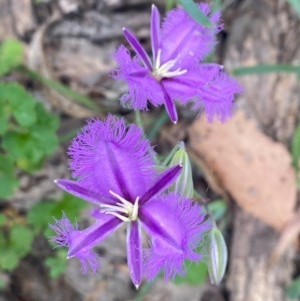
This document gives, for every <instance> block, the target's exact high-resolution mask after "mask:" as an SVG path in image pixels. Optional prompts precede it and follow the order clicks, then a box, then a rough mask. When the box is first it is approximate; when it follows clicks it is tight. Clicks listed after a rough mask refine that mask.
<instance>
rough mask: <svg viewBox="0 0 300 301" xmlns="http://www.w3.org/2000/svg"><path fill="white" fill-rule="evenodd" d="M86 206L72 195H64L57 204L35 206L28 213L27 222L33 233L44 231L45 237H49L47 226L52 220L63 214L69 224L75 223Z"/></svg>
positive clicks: (45, 202)
mask: <svg viewBox="0 0 300 301" xmlns="http://www.w3.org/2000/svg"><path fill="white" fill-rule="evenodd" d="M86 204H87V203H86V202H84V201H82V200H81V199H79V198H77V197H75V196H73V195H70V194H64V196H63V198H62V199H61V200H59V201H57V202H55V201H41V202H39V203H37V204H35V205H34V206H33V207H32V208H31V209H30V211H29V212H28V215H27V220H28V222H29V223H30V224H31V225H32V227H33V229H34V232H35V233H38V232H41V231H44V233H45V235H46V236H48V234H49V235H51V234H50V233H49V232H50V231H49V227H48V224H49V223H52V222H53V218H57V219H60V218H61V216H62V212H64V213H65V214H66V215H67V216H68V218H69V219H70V220H71V222H75V221H76V218H77V217H78V216H79V215H80V212H81V211H82V210H83V209H84V208H85V207H86Z"/></svg>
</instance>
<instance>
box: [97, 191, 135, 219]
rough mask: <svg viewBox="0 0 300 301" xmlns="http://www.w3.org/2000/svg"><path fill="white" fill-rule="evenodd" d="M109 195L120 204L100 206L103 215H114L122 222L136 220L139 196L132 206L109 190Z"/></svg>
mask: <svg viewBox="0 0 300 301" xmlns="http://www.w3.org/2000/svg"><path fill="white" fill-rule="evenodd" d="M109 193H110V194H111V195H113V196H114V197H115V198H117V199H118V200H119V201H120V203H116V205H107V204H103V205H100V207H101V209H102V212H103V213H105V214H111V215H114V216H116V217H117V218H119V219H121V220H122V221H124V222H130V221H135V220H137V218H138V211H139V199H140V197H139V196H138V197H137V198H136V199H135V201H134V204H132V203H131V202H129V201H127V200H126V199H124V198H123V197H122V196H120V195H118V194H117V193H115V192H113V191H111V190H110V191H109Z"/></svg>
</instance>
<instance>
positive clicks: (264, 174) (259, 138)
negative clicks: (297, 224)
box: [189, 112, 296, 230]
mask: <svg viewBox="0 0 300 301" xmlns="http://www.w3.org/2000/svg"><path fill="white" fill-rule="evenodd" d="M189 137H190V140H189V141H190V150H191V151H192V152H193V154H194V156H193V157H194V159H196V161H197V162H198V163H199V164H201V165H202V166H204V172H205V173H206V175H207V178H208V181H210V183H212V185H213V186H214V187H216V188H217V190H218V191H219V192H222V194H223V195H224V194H225V196H226V194H229V195H231V196H232V197H233V199H234V200H235V201H236V202H237V203H238V204H239V205H240V206H241V207H242V208H243V209H244V210H246V211H247V212H249V213H252V214H253V215H254V216H256V217H257V218H259V219H260V220H262V221H263V222H265V223H266V224H268V225H270V226H272V227H274V228H275V229H278V230H279V229H282V228H283V227H284V225H285V224H286V223H287V222H288V221H289V220H290V219H291V218H292V215H293V211H294V207H295V203H296V177H295V172H294V170H293V168H292V166H291V157H290V154H289V153H288V151H287V150H286V149H285V148H284V146H283V145H281V144H280V143H276V142H274V141H272V140H271V139H270V138H269V137H267V136H265V135H264V134H263V133H261V132H260V131H259V130H258V129H257V127H256V126H255V123H254V122H253V121H251V120H250V119H247V118H246V117H245V115H244V114H243V113H242V112H239V113H237V114H236V115H235V116H234V117H233V118H232V119H231V120H230V121H228V122H227V123H225V124H222V123H220V122H217V121H215V122H213V123H211V124H210V123H208V122H207V120H206V119H205V117H201V118H199V119H198V120H196V122H194V124H193V125H192V126H191V128H190V129H189Z"/></svg>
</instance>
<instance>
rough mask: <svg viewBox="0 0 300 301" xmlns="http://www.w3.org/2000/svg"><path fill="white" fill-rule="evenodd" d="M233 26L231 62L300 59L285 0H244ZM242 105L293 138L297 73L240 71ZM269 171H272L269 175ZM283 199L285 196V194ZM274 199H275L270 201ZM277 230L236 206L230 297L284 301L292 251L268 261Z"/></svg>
mask: <svg viewBox="0 0 300 301" xmlns="http://www.w3.org/2000/svg"><path fill="white" fill-rule="evenodd" d="M235 13H236V15H237V17H236V18H235V19H234V20H233V23H232V26H231V27H230V38H229V40H228V44H227V50H226V54H227V56H226V62H225V65H226V63H228V64H227V65H230V67H231V68H233V67H239V66H252V65H258V64H278V63H282V64H283V63H293V62H296V60H297V59H298V60H299V57H300V56H299V47H298V46H299V38H300V28H299V19H298V18H297V16H296V14H295V13H293V12H291V10H290V8H289V6H288V4H287V2H286V1H280V0H272V1H244V2H242V3H240V6H239V7H238V8H237V10H236V11H235ZM241 81H242V83H243V85H244V88H245V93H244V94H243V95H242V97H241V99H240V102H239V105H240V106H241V107H243V108H244V109H245V110H246V112H248V113H249V114H250V115H251V116H252V117H254V118H255V119H256V121H257V122H258V124H259V126H260V127H261V129H262V130H263V131H264V132H265V133H267V134H268V135H270V136H271V137H273V138H274V139H276V140H279V141H281V142H283V143H285V144H288V143H289V141H290V139H291V136H292V133H293V131H294V129H295V126H296V125H297V122H298V121H299V103H300V100H299V89H300V85H299V81H298V79H297V77H296V75H294V74H283V73H282V74H265V75H260V76H258V75H255V76H254V75H248V76H244V77H241ZM266 176H267V175H266ZM282 201H283V202H284V200H282ZM271 202H272V200H270V203H271ZM277 241H278V234H276V233H275V232H274V231H273V230H272V229H270V228H268V227H267V226H265V225H263V224H262V223H260V222H259V221H257V220H256V219H255V218H253V217H252V216H250V215H248V214H247V213H245V212H244V211H242V210H240V209H238V208H236V209H235V214H234V224H233V236H232V243H231V246H230V250H231V254H230V265H229V277H228V282H227V286H228V289H229V293H230V300H231V301H260V300H268V301H279V300H280V301H282V300H285V297H284V293H283V289H284V286H285V283H286V281H287V280H288V279H289V277H290V275H289V274H290V272H291V263H289V262H290V261H289V260H288V258H291V257H290V253H289V254H285V255H284V258H282V260H281V261H280V262H279V263H278V264H277V265H276V266H273V267H270V265H269V258H270V254H271V251H272V248H273V247H274V245H275V244H276V242H277Z"/></svg>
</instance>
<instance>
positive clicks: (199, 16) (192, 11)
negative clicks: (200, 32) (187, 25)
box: [178, 0, 212, 27]
mask: <svg viewBox="0 0 300 301" xmlns="http://www.w3.org/2000/svg"><path fill="white" fill-rule="evenodd" d="M178 2H179V3H180V4H181V5H182V6H183V8H184V9H185V10H186V11H187V13H188V14H189V15H190V16H191V17H192V18H194V19H195V20H196V21H197V22H199V23H200V24H201V25H203V26H206V27H211V26H212V23H211V22H210V20H209V18H208V17H207V16H206V15H205V14H204V13H203V12H202V11H201V10H199V8H198V5H197V4H196V3H195V2H194V1H192V0H178Z"/></svg>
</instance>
